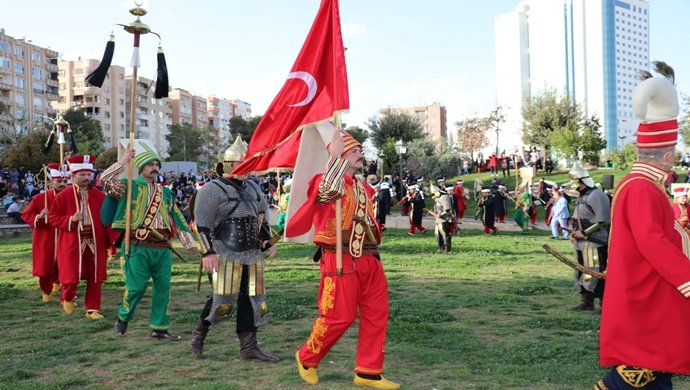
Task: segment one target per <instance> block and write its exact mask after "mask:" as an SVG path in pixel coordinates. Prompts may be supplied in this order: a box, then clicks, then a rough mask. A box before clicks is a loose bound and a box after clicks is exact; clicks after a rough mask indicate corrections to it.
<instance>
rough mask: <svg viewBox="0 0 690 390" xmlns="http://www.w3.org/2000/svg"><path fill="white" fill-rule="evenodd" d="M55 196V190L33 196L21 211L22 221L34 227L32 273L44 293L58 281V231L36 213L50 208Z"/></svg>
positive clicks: (49, 290)
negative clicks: (27, 205) (36, 277)
mask: <svg viewBox="0 0 690 390" xmlns="http://www.w3.org/2000/svg"><path fill="white" fill-rule="evenodd" d="M55 196H56V194H55V190H50V191H48V192H44V193H41V194H38V195H36V196H34V197H33V199H31V203H29V207H27V208H26V210H24V213H22V219H23V220H24V222H26V223H27V224H29V225H31V226H33V227H34V233H33V237H32V239H31V242H32V243H34V244H35V245H33V246H32V248H31V257H32V259H33V268H32V275H33V276H38V283H39V285H40V286H41V291H43V293H44V294H50V293H51V292H52V291H53V283H58V265H57V252H56V250H57V249H56V242H57V235H58V232H57V229H55V227H54V226H52V225H50V224H48V221H47V218H45V217H43V218H38V214H40V213H41V210H43V209H44V208H46V207H47V208H48V210H50V206H52V204H53V201H54V200H55ZM46 205H47V206H46Z"/></svg>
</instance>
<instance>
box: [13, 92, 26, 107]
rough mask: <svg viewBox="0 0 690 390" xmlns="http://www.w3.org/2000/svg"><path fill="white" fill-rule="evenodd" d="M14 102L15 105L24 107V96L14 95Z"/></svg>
mask: <svg viewBox="0 0 690 390" xmlns="http://www.w3.org/2000/svg"><path fill="white" fill-rule="evenodd" d="M14 102H15V103H17V104H21V105H24V95H19V94H16V95H14Z"/></svg>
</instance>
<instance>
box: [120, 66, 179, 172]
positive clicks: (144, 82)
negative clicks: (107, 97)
mask: <svg viewBox="0 0 690 390" xmlns="http://www.w3.org/2000/svg"><path fill="white" fill-rule="evenodd" d="M152 84H153V82H152V80H150V79H147V78H144V77H137V90H136V95H137V96H136V102H135V110H136V116H135V122H134V136H135V137H136V138H145V139H148V140H151V141H153V144H154V145H155V146H156V150H158V153H160V154H161V157H164V158H165V157H167V156H168V155H169V154H170V153H169V151H168V140H167V138H166V136H167V135H168V134H170V128H171V127H172V124H173V119H172V109H171V108H170V106H169V104H168V99H156V98H155V97H154V90H155V88H154V87H153V86H152ZM125 85H126V91H127V92H126V95H127V98H126V101H127V110H126V111H127V115H126V118H127V126H126V128H127V132H129V130H130V118H131V111H130V110H131V107H132V106H131V102H130V99H131V96H132V90H131V88H132V76H127V77H125ZM128 134H129V133H128Z"/></svg>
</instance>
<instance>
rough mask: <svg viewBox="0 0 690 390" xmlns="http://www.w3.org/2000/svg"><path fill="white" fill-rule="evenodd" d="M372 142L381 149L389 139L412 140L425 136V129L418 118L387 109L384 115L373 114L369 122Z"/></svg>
mask: <svg viewBox="0 0 690 390" xmlns="http://www.w3.org/2000/svg"><path fill="white" fill-rule="evenodd" d="M367 127H368V130H369V137H370V138H371V142H372V143H373V144H374V146H376V147H377V148H378V149H379V150H380V149H381V147H382V146H383V145H384V144H385V143H386V142H388V141H389V140H391V139H392V140H394V141H397V140H400V139H402V140H403V141H405V142H411V141H413V140H415V139H419V138H424V137H425V134H424V129H423V128H422V124H421V123H419V121H418V120H417V118H415V117H413V116H412V115H409V114H405V113H402V112H394V111H390V110H389V111H387V112H386V113H385V115H383V117H381V118H379V117H376V116H373V117H371V118H369V121H368V122H367Z"/></svg>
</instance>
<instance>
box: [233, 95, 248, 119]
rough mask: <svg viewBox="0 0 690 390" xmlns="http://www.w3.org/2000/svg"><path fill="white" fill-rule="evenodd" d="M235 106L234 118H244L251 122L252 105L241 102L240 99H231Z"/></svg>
mask: <svg viewBox="0 0 690 390" xmlns="http://www.w3.org/2000/svg"><path fill="white" fill-rule="evenodd" d="M230 102H231V103H232V105H233V108H234V111H233V113H232V116H241V117H242V118H244V119H246V120H249V118H251V116H252V105H251V104H249V103H247V102H245V101H243V100H240V99H230Z"/></svg>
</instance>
